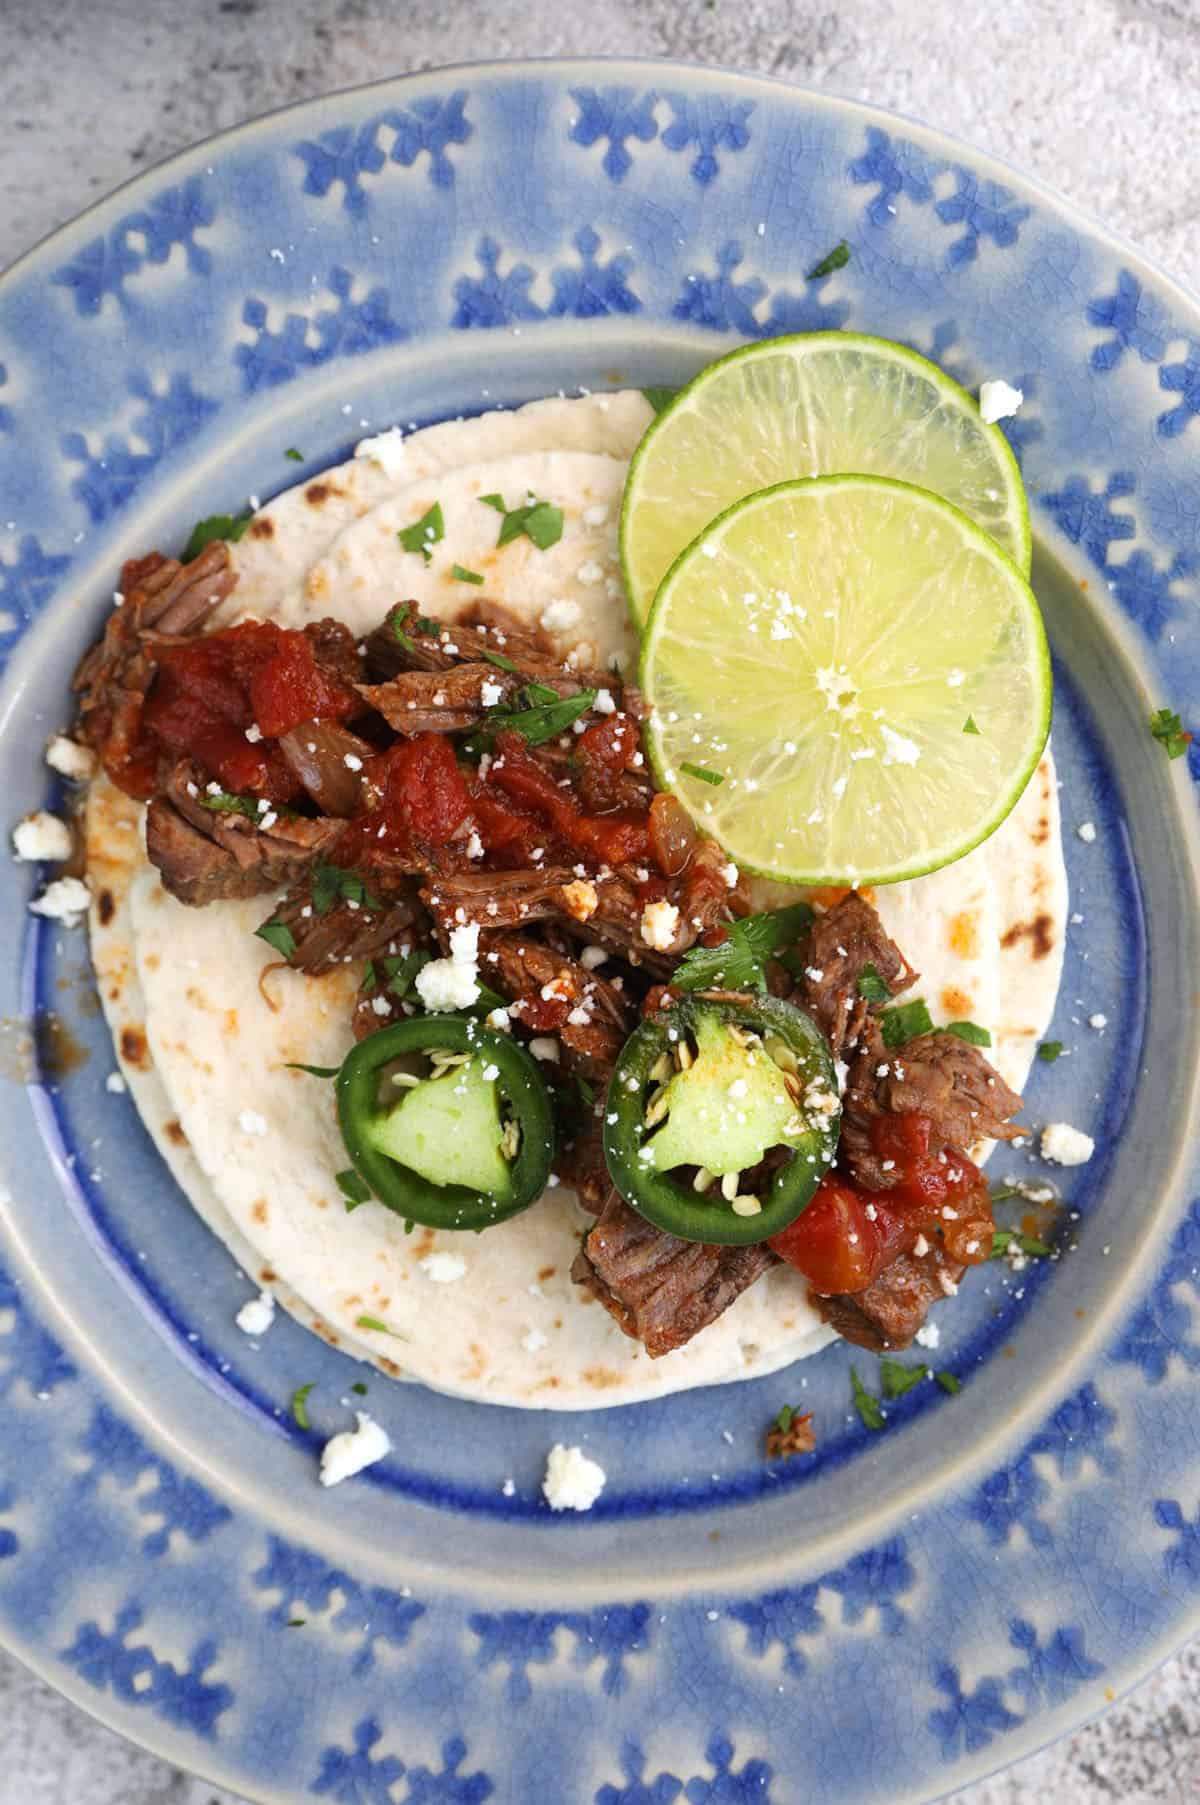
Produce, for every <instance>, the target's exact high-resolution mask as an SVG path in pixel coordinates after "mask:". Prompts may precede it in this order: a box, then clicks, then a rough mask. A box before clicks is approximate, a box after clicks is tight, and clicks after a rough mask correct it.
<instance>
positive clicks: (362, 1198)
mask: <svg viewBox="0 0 1200 1805" xmlns="http://www.w3.org/2000/svg"><path fill="white" fill-rule="evenodd" d="M335 1177H336V1183H337V1188H338V1190H339V1191H340V1192H341V1193H342V1196H343V1197H344V1198H345V1199H346V1213H347V1215H349V1213H350V1211H351V1210H356V1209H357V1208H358V1206H359V1204H360V1203H367V1202H369V1201H370V1197H371V1187H370V1185H369V1184H365V1183H364V1182H363V1180H362V1179H361V1178H360V1177H359V1176H358V1173H357V1172H356V1171H355V1170H354V1167H353V1166H347V1167H346V1170H345V1171H344V1172H338V1173H337V1174H336V1175H335Z"/></svg>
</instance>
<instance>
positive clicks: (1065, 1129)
mask: <svg viewBox="0 0 1200 1805" xmlns="http://www.w3.org/2000/svg"><path fill="white" fill-rule="evenodd" d="M1095 1151H1096V1143H1095V1141H1094V1140H1093V1139H1092V1137H1091V1135H1090V1134H1084V1133H1083V1130H1082V1129H1080V1128H1072V1127H1071V1124H1070V1123H1069V1122H1051V1123H1049V1124H1048V1126H1047V1127H1045V1128H1043V1130H1042V1158H1043V1159H1049V1160H1053V1161H1054V1164H1055V1165H1056V1166H1083V1165H1086V1164H1087V1162H1088V1160H1090V1159H1091V1157H1092V1154H1093V1153H1094V1152H1095Z"/></svg>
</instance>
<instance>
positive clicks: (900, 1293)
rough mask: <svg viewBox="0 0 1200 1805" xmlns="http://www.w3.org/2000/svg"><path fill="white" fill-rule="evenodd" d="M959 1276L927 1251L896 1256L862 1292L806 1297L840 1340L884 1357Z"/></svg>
mask: <svg viewBox="0 0 1200 1805" xmlns="http://www.w3.org/2000/svg"><path fill="white" fill-rule="evenodd" d="M965 1271H966V1267H965V1266H960V1265H959V1264H958V1262H957V1261H955V1260H950V1259H947V1257H946V1256H945V1254H944V1253H943V1252H942V1250H941V1248H939V1247H931V1248H930V1249H929V1251H928V1253H923V1254H911V1253H902V1254H900V1255H899V1257H898V1258H897V1259H895V1260H893V1261H892V1264H891V1265H890V1266H889V1267H888V1268H887V1269H886V1271H884V1272H881V1273H880V1275H879V1277H878V1278H877V1279H875V1280H874V1282H873V1283H872V1284H870V1285H868V1286H867V1288H866V1290H865V1291H855V1292H853V1293H852V1294H849V1295H846V1296H842V1297H822V1296H820V1294H819V1293H818V1292H815V1291H812V1290H810V1291H809V1297H810V1298H811V1300H812V1302H813V1304H814V1306H815V1307H816V1309H817V1310H819V1311H820V1313H821V1315H822V1316H823V1317H824V1318H825V1321H826V1322H827V1323H828V1324H829V1325H830V1327H831V1328H834V1329H836V1330H837V1332H838V1334H839V1335H841V1336H842V1337H843V1338H844V1339H845V1340H846V1341H853V1342H854V1343H855V1345H856V1346H857V1347H865V1348H870V1350H871V1351H872V1353H876V1354H879V1353H888V1352H890V1351H891V1350H893V1349H896V1348H906V1347H908V1346H909V1345H910V1343H911V1342H912V1340H913V1338H914V1337H915V1335H916V1333H917V1330H918V1329H919V1328H920V1327H921V1326H922V1324H923V1323H924V1321H925V1316H926V1313H927V1312H928V1309H929V1306H930V1304H933V1303H936V1302H937V1301H938V1299H939V1298H941V1297H946V1296H948V1295H949V1294H950V1292H951V1291H953V1289H954V1288H955V1286H956V1285H957V1284H958V1281H959V1279H960V1278H961V1277H962V1275H963V1273H964V1272H965Z"/></svg>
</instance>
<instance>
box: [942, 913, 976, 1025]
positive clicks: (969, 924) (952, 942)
mask: <svg viewBox="0 0 1200 1805" xmlns="http://www.w3.org/2000/svg"><path fill="white" fill-rule="evenodd" d="M946 938H947V940H948V942H949V946H950V951H951V952H952V953H956V954H957V955H958V957H959V958H960V959H977V958H978V957H979V917H978V916H977V915H976V913H975V911H974V909H961V910H960V911H959V913H958V914H957V915H952V916H951V917H950V927H949V932H948V934H947V936H946ZM948 1007H949V1004H947V1008H948Z"/></svg>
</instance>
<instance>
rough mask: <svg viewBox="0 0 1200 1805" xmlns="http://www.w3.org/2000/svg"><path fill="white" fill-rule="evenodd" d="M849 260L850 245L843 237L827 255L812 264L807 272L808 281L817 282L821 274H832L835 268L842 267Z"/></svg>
mask: <svg viewBox="0 0 1200 1805" xmlns="http://www.w3.org/2000/svg"><path fill="white" fill-rule="evenodd" d="M849 261H850V246H849V245H848V244H847V243H846V240H845V239H844V238H843V239H842V241H841V243H840V244H835V245H834V247H833V249H832V250H831V251H830V252H829V253H828V255H827V256H825V257H822V259H821V261H820V263H814V264H813V266H812V268H811V269H810V270H809V272H808V280H809V281H810V282H819V281H820V280H821V278H822V276H832V274H833V272H834V270H835V269H844V268H845V266H846V264H847V263H849Z"/></svg>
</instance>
